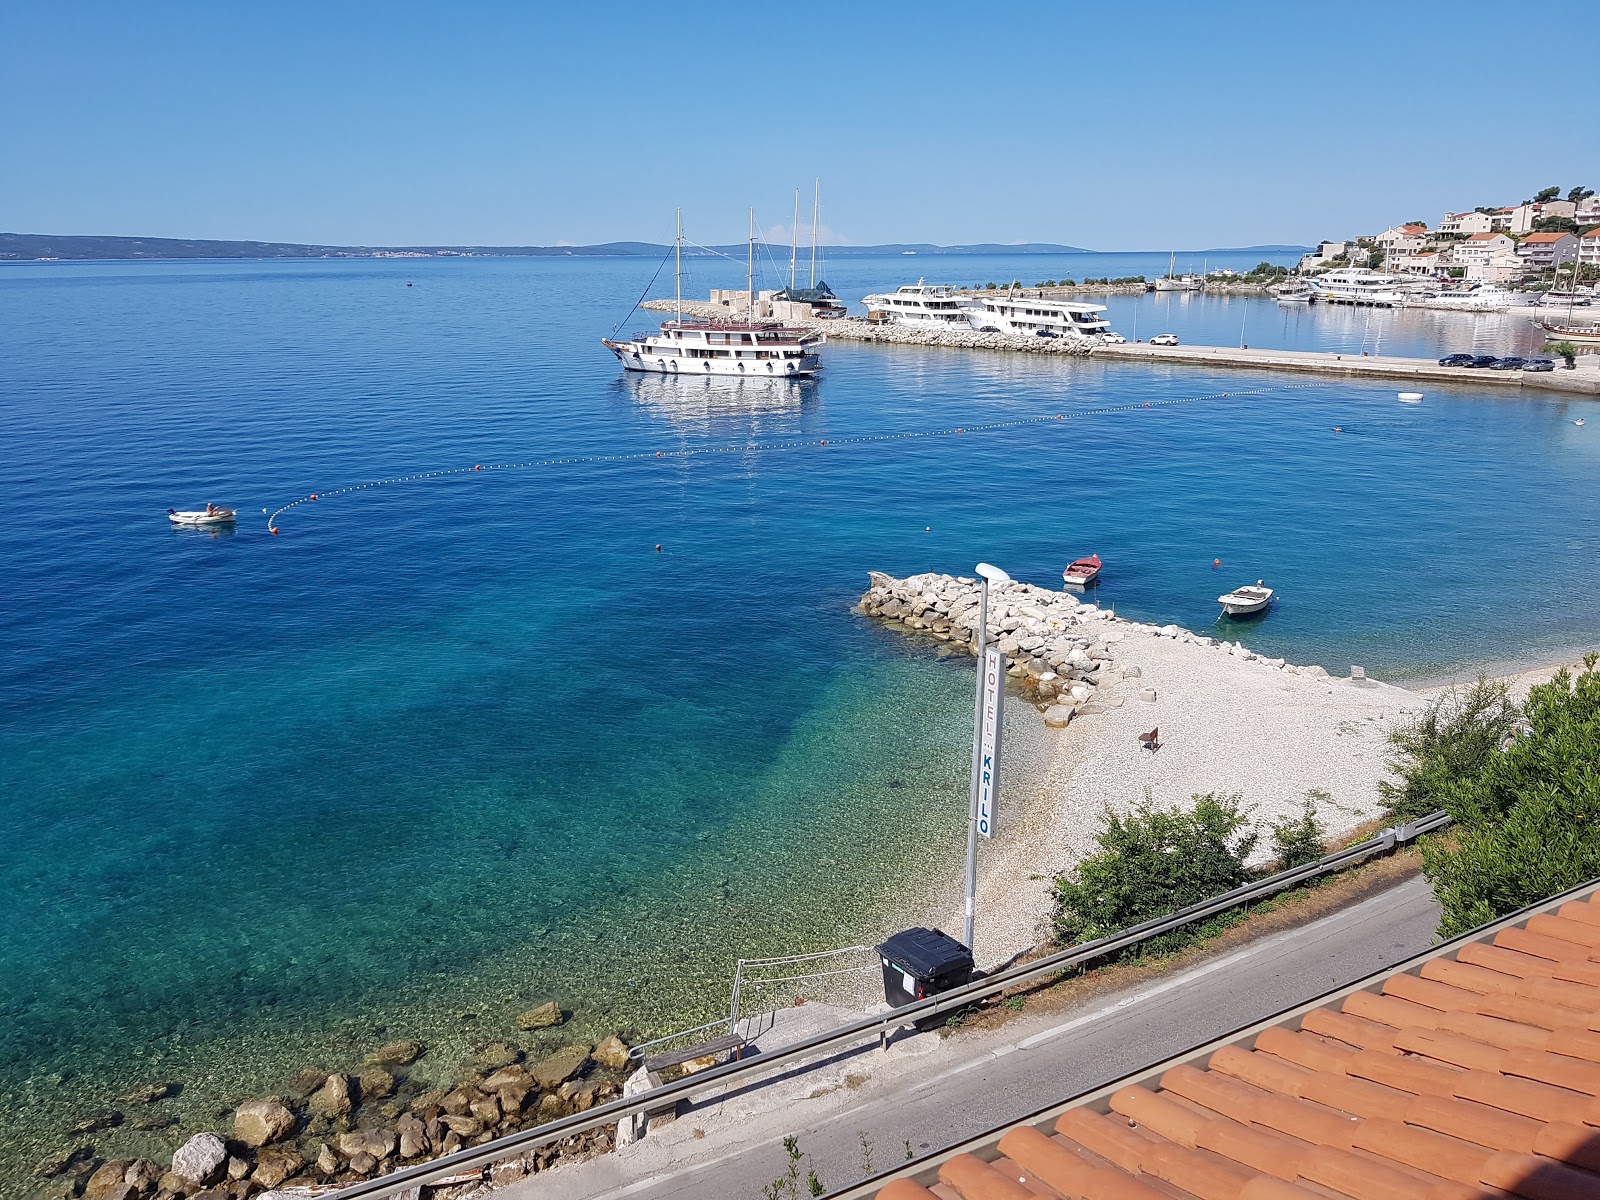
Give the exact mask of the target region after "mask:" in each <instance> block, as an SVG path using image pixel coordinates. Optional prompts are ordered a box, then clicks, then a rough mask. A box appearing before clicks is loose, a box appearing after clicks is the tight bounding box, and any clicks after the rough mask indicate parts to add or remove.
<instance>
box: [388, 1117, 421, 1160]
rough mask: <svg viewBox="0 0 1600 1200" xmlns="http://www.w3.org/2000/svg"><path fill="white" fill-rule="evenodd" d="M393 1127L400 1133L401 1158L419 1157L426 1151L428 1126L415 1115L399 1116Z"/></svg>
mask: <svg viewBox="0 0 1600 1200" xmlns="http://www.w3.org/2000/svg"><path fill="white" fill-rule="evenodd" d="M394 1128H395V1132H396V1133H397V1134H399V1135H400V1157H401V1158H421V1157H422V1156H423V1155H424V1154H426V1153H427V1152H428V1128H427V1126H426V1125H424V1124H423V1123H422V1122H421V1121H419V1120H418V1119H417V1118H416V1117H401V1118H400V1120H398V1121H396V1122H395V1127H394Z"/></svg>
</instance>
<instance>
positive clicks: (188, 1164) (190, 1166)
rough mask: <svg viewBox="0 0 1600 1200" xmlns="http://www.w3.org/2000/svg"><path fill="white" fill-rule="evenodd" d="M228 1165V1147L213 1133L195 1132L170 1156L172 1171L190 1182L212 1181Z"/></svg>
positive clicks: (216, 1178) (205, 1182) (218, 1177)
mask: <svg viewBox="0 0 1600 1200" xmlns="http://www.w3.org/2000/svg"><path fill="white" fill-rule="evenodd" d="M227 1165H228V1147H227V1145H226V1144H225V1143H224V1142H223V1140H222V1139H221V1138H220V1137H218V1136H217V1135H216V1134H214V1133H197V1134H195V1135H194V1136H193V1137H192V1138H190V1139H189V1140H188V1141H187V1142H185V1143H184V1144H183V1145H181V1146H179V1147H178V1149H177V1152H176V1153H174V1154H173V1156H172V1173H173V1174H174V1175H181V1176H183V1178H185V1179H187V1180H188V1181H189V1182H190V1183H198V1184H202V1185H204V1184H207V1183H214V1182H215V1181H216V1180H218V1179H220V1178H222V1172H223V1170H224V1168H226V1167H227Z"/></svg>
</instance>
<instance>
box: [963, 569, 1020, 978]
mask: <svg viewBox="0 0 1600 1200" xmlns="http://www.w3.org/2000/svg"><path fill="white" fill-rule="evenodd" d="M978 576H979V578H980V579H981V580H982V584H981V585H980V587H979V589H978V646H977V649H978V669H977V672H976V674H977V676H978V680H977V694H976V696H975V698H974V700H973V712H972V786H971V790H970V791H969V793H968V796H967V914H966V915H967V925H966V930H967V937H966V946H967V949H968V950H969V951H970V950H971V949H972V927H973V923H974V920H975V918H976V916H977V907H978V835H979V834H982V835H983V836H984V837H986V838H987V837H993V836H994V816H995V803H996V801H997V800H998V798H999V795H1000V772H999V767H1000V715H1001V708H1002V705H1003V704H1004V702H1005V690H1006V689H1005V680H1006V656H1005V655H1004V654H1002V653H1001V652H1000V651H999V650H998V649H994V648H991V647H990V646H989V584H990V582H991V581H993V582H995V583H1010V582H1011V576H1009V575H1007V574H1006V573H1005V572H1004V571H1002V570H1000V568H998V567H991V566H990V565H989V564H988V563H979V564H978Z"/></svg>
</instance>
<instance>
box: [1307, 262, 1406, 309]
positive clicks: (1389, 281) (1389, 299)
mask: <svg viewBox="0 0 1600 1200" xmlns="http://www.w3.org/2000/svg"><path fill="white" fill-rule="evenodd" d="M1406 282H1407V281H1406V280H1404V279H1401V278H1400V277H1399V276H1397V275H1381V274H1379V273H1378V272H1377V271H1374V270H1372V269H1371V268H1370V267H1339V268H1337V269H1336V270H1332V271H1325V272H1323V273H1322V274H1321V275H1315V276H1313V277H1312V278H1311V294H1312V295H1313V296H1314V297H1315V298H1316V299H1318V300H1326V301H1328V302H1329V303H1330V304H1369V305H1373V306H1376V307H1379V308H1400V307H1403V306H1404V305H1405V303H1406V297H1405V294H1404V292H1403V291H1402V290H1401V288H1402V285H1404V284H1405V283H1406Z"/></svg>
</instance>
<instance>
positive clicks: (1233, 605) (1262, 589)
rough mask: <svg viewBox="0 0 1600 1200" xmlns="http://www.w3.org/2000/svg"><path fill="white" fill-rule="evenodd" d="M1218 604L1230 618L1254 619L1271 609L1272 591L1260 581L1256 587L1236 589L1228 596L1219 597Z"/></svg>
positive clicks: (1248, 586)
mask: <svg viewBox="0 0 1600 1200" xmlns="http://www.w3.org/2000/svg"><path fill="white" fill-rule="evenodd" d="M1217 603H1218V604H1220V605H1222V611H1223V612H1225V613H1227V614H1228V616H1230V617H1253V616H1255V615H1256V614H1257V613H1264V612H1266V611H1267V609H1268V608H1269V607H1271V605H1272V589H1271V588H1269V587H1268V586H1267V585H1266V584H1265V583H1263V582H1262V581H1261V580H1259V579H1258V580H1256V581H1255V585H1254V586H1250V585H1246V586H1244V587H1240V588H1234V589H1233V591H1231V592H1229V593H1228V594H1227V595H1226V596H1218V597H1217Z"/></svg>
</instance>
